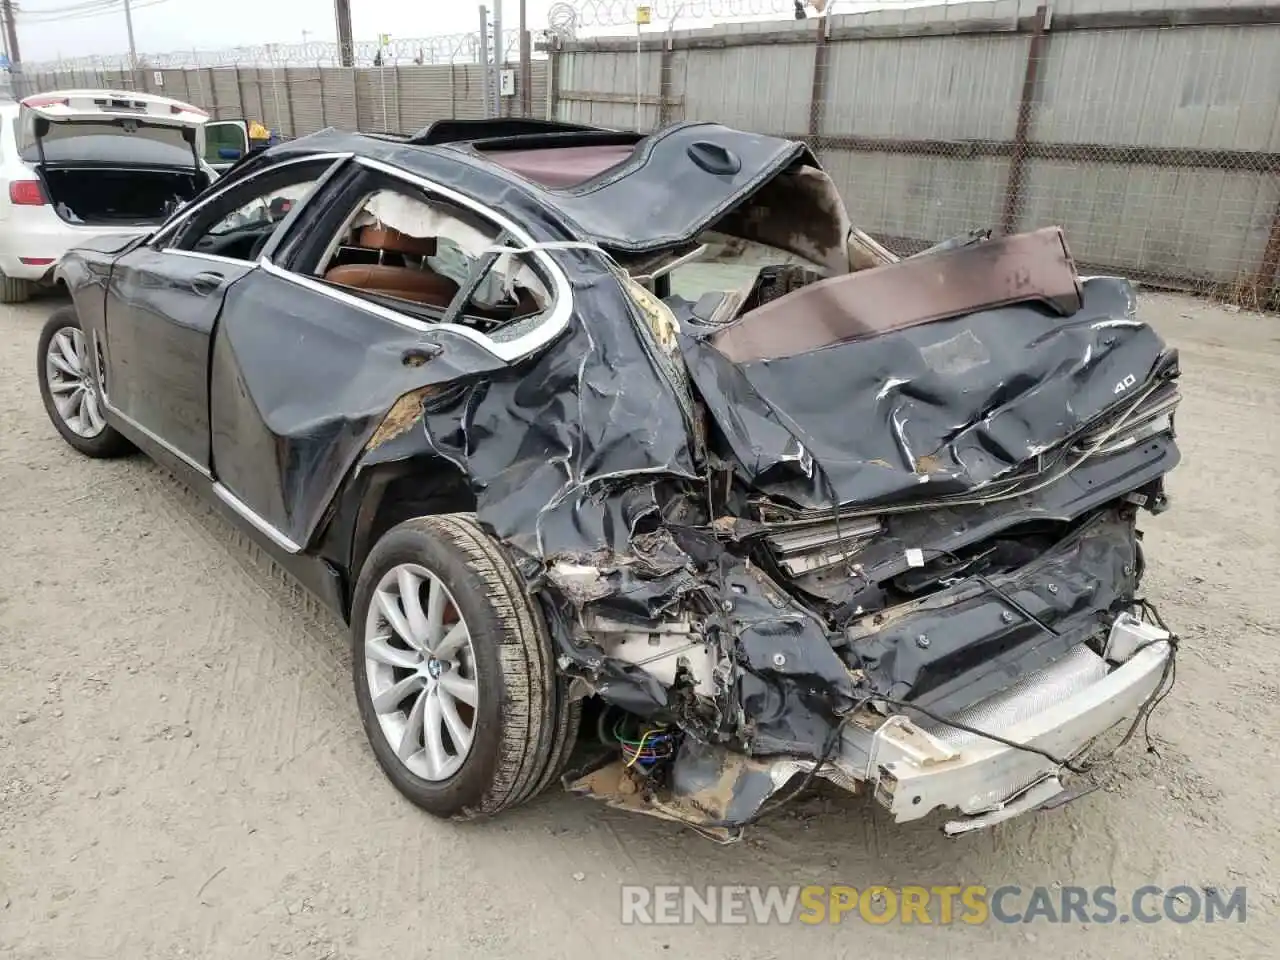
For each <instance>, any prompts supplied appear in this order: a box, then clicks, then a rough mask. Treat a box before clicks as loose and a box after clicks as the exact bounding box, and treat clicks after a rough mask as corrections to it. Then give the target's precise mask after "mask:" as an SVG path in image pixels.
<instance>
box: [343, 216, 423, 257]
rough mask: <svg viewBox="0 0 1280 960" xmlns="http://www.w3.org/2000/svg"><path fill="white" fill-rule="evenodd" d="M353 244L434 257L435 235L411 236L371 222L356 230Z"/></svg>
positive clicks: (391, 251) (388, 251) (390, 251)
mask: <svg viewBox="0 0 1280 960" xmlns="http://www.w3.org/2000/svg"><path fill="white" fill-rule="evenodd" d="M352 245H353V246H357V247H364V248H365V249H367V250H385V251H386V252H387V253H404V254H408V255H409V256H411V257H434V256H435V255H436V238H435V237H411V236H409V235H408V234H407V233H401V232H400V231H399V230H392V229H391V228H390V227H384V226H381V225H379V224H376V223H374V224H369V225H368V226H367V227H361V228H360V229H359V230H357V231H356V233H355V236H354V237H353V238H352Z"/></svg>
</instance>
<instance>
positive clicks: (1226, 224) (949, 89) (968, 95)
mask: <svg viewBox="0 0 1280 960" xmlns="http://www.w3.org/2000/svg"><path fill="white" fill-rule="evenodd" d="M1176 3H1181V4H1183V5H1182V6H1175V4H1176ZM1188 4H1193V5H1190V6H1189V5H1188ZM545 53H546V56H547V58H548V59H538V60H535V61H534V63H533V65H532V66H533V83H532V97H531V101H530V102H531V108H530V113H531V114H532V115H533V116H548V115H549V116H552V117H555V118H558V119H563V120H576V121H587V122H592V123H597V124H602V125H605V126H614V127H625V128H639V129H643V130H649V129H653V128H655V127H657V126H660V125H662V124H665V123H669V122H672V121H676V120H686V119H687V120H716V121H720V122H723V123H727V124H730V125H733V126H738V127H742V128H746V129H750V130H757V131H760V132H763V133H771V134H780V135H784V136H788V137H793V138H796V139H803V140H806V141H808V142H809V144H810V145H811V146H812V147H813V148H814V149H815V150H816V152H817V153H818V155H819V156H820V157H821V159H822V161H823V163H824V165H825V166H826V167H827V168H828V170H830V172H831V174H832V176H833V177H834V179H835V181H836V183H837V184H838V185H839V187H840V189H841V191H842V192H843V194H844V197H845V201H846V203H847V205H848V207H849V209H850V212H851V214H852V215H853V218H854V220H855V222H857V223H858V224H859V225H860V226H862V227H863V228H864V229H866V230H868V231H869V232H871V233H873V234H874V235H876V236H877V237H878V238H879V239H881V240H882V241H883V242H885V243H886V244H887V245H888V246H890V247H891V248H893V249H896V250H898V251H899V252H910V251H914V250H917V249H920V248H922V247H923V246H925V245H927V244H930V243H933V242H936V241H938V240H940V239H944V238H945V237H948V236H953V235H956V234H959V233H962V232H965V231H967V230H970V229H973V228H984V227H990V228H993V229H995V230H996V231H1013V230H1020V229H1027V228H1032V227H1036V226H1042V225H1046V224H1061V225H1063V226H1064V227H1065V228H1066V230H1067V235H1068V239H1069V242H1070V243H1071V246H1072V250H1073V252H1074V254H1075V256H1076V258H1077V260H1078V261H1079V262H1080V263H1081V264H1082V266H1083V267H1084V268H1085V269H1088V270H1095V269H1096V270H1106V271H1116V272H1123V273H1125V274H1127V275H1129V276H1132V277H1134V278H1136V279H1139V280H1144V281H1147V282H1150V283H1154V284H1161V285H1168V286H1175V287H1182V288H1188V289H1193V290H1196V291H1199V292H1204V293H1209V294H1212V295H1216V296H1221V297H1224V298H1228V299H1233V300H1235V301H1237V302H1241V303H1244V304H1246V305H1258V304H1262V303H1269V304H1271V305H1280V284H1278V283H1277V275H1278V274H1280V4H1278V3H1276V2H1270V3H1257V4H1247V3H1244V2H1242V0H1053V2H1052V3H1050V2H1047V0H996V2H985V3H951V4H948V5H947V6H936V7H914V8H907V9H901V8H899V9H895V10H883V11H875V12H870V13H864V14H849V15H836V16H829V17H826V18H820V19H810V20H804V21H772V22H761V23H747V24H726V25H722V26H720V27H717V28H714V29H709V30H696V31H674V32H668V33H645V34H644V35H643V36H642V37H641V38H640V39H639V51H638V52H637V38H636V36H635V34H634V33H632V34H631V35H630V36H626V37H606V38H595V39H577V40H560V41H557V42H555V43H554V44H553V45H552V46H551V47H550V49H548V50H546V51H545ZM19 79H20V81H21V86H20V88H19V93H29V92H33V91H35V90H41V89H44V90H47V89H53V88H58V87H67V86H73V85H74V86H116V87H120V86H123V87H137V88H141V89H146V90H151V91H153V92H163V93H165V94H169V95H172V96H176V97H179V98H182V99H187V100H190V101H192V102H194V103H197V104H199V105H201V106H203V107H205V108H206V109H208V110H210V112H211V113H213V114H214V115H215V116H216V117H218V118H219V119H226V118H231V117H248V118H251V119H259V120H262V121H263V122H264V123H266V124H267V125H268V126H271V127H273V128H275V129H277V130H280V131H282V132H283V133H284V134H285V135H286V136H299V135H302V134H306V133H310V132H312V131H314V130H318V129H321V128H323V127H325V126H330V125H332V126H338V127H346V128H355V129H361V130H366V131H380V130H388V131H392V132H409V131H412V130H416V129H419V128H420V127H422V126H425V125H426V124H427V123H429V122H430V121H432V120H435V119H440V118H443V117H459V118H477V117H481V116H483V115H484V109H483V89H484V80H483V68H482V67H481V66H479V65H478V64H453V65H449V64H440V65H425V66H394V67H385V68H376V67H375V68H357V69H349V68H340V67H312V68H298V67H290V68H287V69H286V68H278V69H270V68H251V67H244V68H234V67H216V68H205V69H194V70H164V71H160V72H159V73H158V74H156V73H155V72H153V71H150V70H145V71H138V72H136V73H134V74H129V73H122V72H119V71H94V70H88V71H72V72H71V73H67V72H62V73H59V74H56V75H52V74H39V73H36V74H30V73H29V74H24V75H22V76H21V77H20V78H19ZM521 102H522V97H521V96H520V91H517V95H516V96H513V97H505V98H503V109H504V112H506V113H514V114H519V113H520V112H521V111H522V107H521Z"/></svg>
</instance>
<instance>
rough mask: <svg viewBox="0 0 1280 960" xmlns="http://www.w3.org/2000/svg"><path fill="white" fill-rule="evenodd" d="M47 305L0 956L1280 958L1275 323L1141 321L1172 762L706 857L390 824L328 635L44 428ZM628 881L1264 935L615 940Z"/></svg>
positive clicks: (3, 499)
mask: <svg viewBox="0 0 1280 960" xmlns="http://www.w3.org/2000/svg"><path fill="white" fill-rule="evenodd" d="M50 308H51V307H50V302H48V301H46V302H43V303H36V304H32V305H29V306H24V307H21V308H0V957H3V958H5V960H18V958H22V960H27V958H30V960H49V958H54V960H72V958H77V960H78V958H94V957H128V958H130V960H144V958H151V957H164V958H174V957H228V958H236V960H247V958H255V957H268V956H272V957H275V956H294V957H299V958H306V960H326V958H347V957H379V958H381V957H387V956H397V957H405V958H415V960H416V958H422V957H440V956H456V955H461V954H463V953H464V952H465V953H469V954H473V955H477V956H484V957H494V958H501V957H519V958H521V960H536V958H542V957H547V958H551V957H554V958H558V960H559V958H569V960H576V958H583V957H588V956H591V957H594V956H597V955H599V954H602V953H607V954H608V955H610V956H611V957H616V958H619V960H621V958H630V957H667V956H704V957H709V958H710V957H714V958H741V960H747V958H753V960H754V958H766V957H783V956H785V957H791V956H796V955H800V952H801V951H804V952H805V953H806V954H807V955H811V956H814V957H864V956H869V955H877V954H878V955H882V956H891V957H902V958H911V957H937V956H941V955H946V956H948V957H957V958H960V957H984V958H985V957H988V956H991V955H992V951H993V950H999V951H1003V952H1004V953H1006V954H1011V953H1015V952H1016V954H1030V953H1031V951H1033V950H1034V951H1036V952H1041V951H1044V952H1046V953H1048V954H1051V955H1057V956H1063V957H1095V956H1096V957H1106V958H1113V957H1117V956H1121V955H1125V954H1126V953H1127V955H1129V956H1142V957H1174V956H1177V957H1188V958H1190V957H1196V958H1198V960H1199V958H1215V957H1224V958H1225V957H1231V958H1238V957H1246V956H1258V957H1261V956H1271V955H1274V947H1273V948H1272V949H1266V948H1265V946H1264V944H1266V943H1272V944H1274V943H1275V938H1276V934H1277V932H1278V931H1277V924H1276V910H1275V906H1274V904H1275V901H1276V898H1277V895H1278V894H1280V865H1278V864H1277V862H1276V853H1277V849H1278V848H1280V844H1278V842H1277V840H1278V838H1280V829H1278V827H1280V795H1278V790H1277V785H1278V784H1280V773H1278V772H1277V766H1276V763H1277V761H1276V758H1277V756H1280V716H1278V712H1280V711H1278V709H1277V708H1278V706H1280V681H1278V680H1277V677H1278V675H1280V669H1278V668H1280V627H1278V625H1277V615H1276V610H1277V608H1278V607H1280V550H1277V548H1276V539H1277V538H1276V534H1277V507H1276V501H1277V497H1276V478H1277V476H1278V475H1280V452H1278V451H1280V418H1277V416H1276V412H1277V411H1278V410H1280V320H1277V319H1276V318H1271V317H1259V316H1255V315H1251V314H1248V313H1231V312H1229V311H1226V310H1224V309H1222V308H1219V307H1215V306H1209V305H1206V304H1204V303H1201V302H1198V301H1195V300H1192V299H1188V298H1182V297H1174V296H1167V295H1158V296H1154V295H1153V296H1149V297H1146V298H1145V301H1144V310H1145V312H1146V315H1147V316H1148V317H1150V318H1151V319H1152V320H1153V321H1154V322H1155V323H1156V325H1157V326H1158V327H1159V328H1160V329H1161V330H1162V331H1163V333H1164V334H1165V335H1166V336H1168V337H1169V338H1170V339H1171V340H1172V341H1173V342H1174V343H1175V344H1176V345H1177V346H1179V347H1180V348H1181V349H1182V356H1183V368H1184V370H1185V376H1184V389H1185V393H1186V399H1185V401H1184V402H1183V408H1182V411H1181V416H1180V419H1179V427H1180V430H1181V434H1182V438H1183V449H1184V452H1185V459H1184V461H1183V464H1182V465H1181V466H1180V467H1179V469H1178V470H1177V471H1175V473H1174V475H1173V477H1172V480H1171V484H1170V489H1171V493H1172V497H1173V499H1174V508H1173V509H1172V510H1171V511H1170V512H1168V513H1166V514H1165V515H1164V516H1162V517H1159V518H1149V519H1147V521H1146V522H1145V527H1146V529H1147V531H1148V536H1147V543H1148V557H1149V560H1150V563H1151V572H1150V575H1149V578H1150V579H1149V592H1150V595H1151V596H1152V598H1153V599H1155V600H1156V601H1157V602H1158V603H1159V605H1160V606H1161V608H1162V610H1163V611H1164V613H1165V616H1166V617H1167V618H1168V619H1169V620H1170V621H1171V622H1172V623H1173V624H1174V625H1175V626H1176V627H1177V628H1178V629H1179V630H1180V632H1181V633H1182V634H1183V636H1184V640H1185V644H1184V648H1183V655H1182V657H1181V659H1180V667H1179V671H1178V685H1177V687H1176V689H1175V690H1174V691H1173V694H1172V696H1171V697H1170V698H1169V700H1168V701H1167V702H1166V705H1165V706H1164V708H1162V710H1161V712H1160V713H1159V714H1158V715H1157V717H1156V719H1155V721H1154V723H1153V730H1154V731H1155V732H1156V734H1157V737H1158V741H1159V747H1160V752H1159V756H1153V755H1150V754H1147V753H1145V752H1144V750H1143V749H1142V748H1141V747H1140V746H1138V745H1135V746H1134V747H1133V748H1132V749H1130V750H1129V751H1128V752H1127V753H1126V754H1125V755H1124V757H1123V759H1122V760H1120V761H1119V763H1118V765H1117V767H1116V770H1115V773H1116V776H1115V778H1114V779H1113V780H1112V781H1110V782H1109V783H1108V787H1107V789H1104V790H1099V791H1097V792H1095V793H1093V794H1091V795H1089V796H1087V797H1085V798H1083V799H1081V800H1079V801H1077V802H1075V803H1072V804H1069V805H1067V806H1066V807H1064V808H1062V809H1060V810H1058V811H1055V812H1053V813H1048V814H1043V815H1039V816H1035V817H1032V818H1023V819H1022V820H1019V821H1015V822H1013V823H1010V824H1006V825H1004V826H1002V827H1000V828H999V829H997V830H995V831H991V832H987V833H983V834H978V835H974V836H970V837H966V838H962V839H960V840H957V841H947V840H945V839H944V838H943V837H942V836H941V834H940V833H939V832H938V830H937V828H938V826H939V821H937V820H931V821H928V822H926V823H924V824H917V825H909V826H896V825H894V824H893V823H891V822H890V821H889V820H888V819H887V818H886V817H884V816H883V815H881V814H880V813H879V812H878V811H876V810H875V809H873V808H872V807H871V806H870V805H869V804H868V803H867V802H866V801H864V800H861V799H856V798H848V799H845V798H842V797H836V798H831V797H827V796H824V797H818V798H814V799H809V800H807V801H803V802H801V803H799V804H798V805H797V806H796V807H795V809H794V811H792V812H790V813H787V814H784V815H781V816H779V817H776V818H774V819H771V820H768V821H766V822H764V823H762V824H761V825H759V827H758V828H757V829H756V830H755V831H754V833H752V834H751V837H750V839H749V840H748V841H747V842H744V843H741V844H738V845H734V846H730V847H718V846H715V845H713V844H711V843H710V842H708V841H704V840H702V839H699V838H697V837H695V836H692V835H690V834H689V833H687V832H682V831H681V830H679V829H677V828H676V827H674V826H672V825H668V824H664V823H661V822H658V821H652V820H648V819H646V818H641V817H634V816H629V815H626V814H622V813H616V812H613V811H611V810H608V809H605V808H602V807H600V806H597V805H595V804H593V803H592V802H590V801H587V800H581V799H576V798H572V797H569V796H567V795H565V794H563V793H561V792H559V791H555V792H552V793H550V794H548V795H546V796H544V797H542V798H540V799H539V800H537V801H536V802H534V803H533V804H531V805H529V806H527V807H524V808H521V809H519V810H516V811H513V812H512V813H510V814H509V815H507V816H504V817H502V818H500V819H499V820H497V821H494V822H490V823H483V824H472V825H454V824H448V823H441V822H438V821H435V820H432V819H429V818H428V817H426V816H424V815H422V814H420V813H419V812H417V811H416V810H414V809H413V808H411V807H410V806H409V805H408V804H407V803H406V802H404V801H402V800H401V799H400V798H399V797H398V795H397V794H396V793H395V792H394V791H393V790H392V788H391V787H390V785H389V784H388V783H387V782H386V781H385V780H384V779H383V778H382V776H381V775H380V773H379V771H378V770H377V768H376V766H375V764H374V761H373V757H372V755H371V753H370V751H369V749H368V747H367V746H366V744H365V741H364V737H363V734H362V733H361V731H360V725H359V721H358V719H357V717H356V713H355V709H354V704H353V699H352V696H351V693H350V679H349V663H348V654H347V641H346V636H345V632H344V630H343V629H342V628H341V626H340V625H339V624H337V623H336V622H334V621H333V620H332V619H331V618H330V617H329V616H328V615H327V614H326V613H325V612H324V611H323V610H322V609H321V608H319V607H318V605H317V604H315V603H314V601H312V600H311V599H309V598H308V597H307V595H306V594H304V593H303V592H302V590H301V589H300V588H299V587H297V586H296V585H295V584H293V583H292V582H291V581H289V580H288V579H287V578H286V577H285V576H283V575H282V574H280V573H278V572H275V571H273V570H272V568H271V566H270V564H269V563H267V562H266V561H265V560H264V558H263V557H262V556H261V555H260V554H259V553H258V552H257V551H256V550H254V549H253V548H252V547H251V546H250V545H249V544H248V543H246V542H245V540H244V539H243V538H242V537H240V536H238V535H237V534H236V533H234V532H233V531H232V530H231V529H230V528H229V527H228V526H226V525H224V524H223V523H222V522H221V520H219V519H218V518H217V517H216V516H215V515H214V514H212V513H211V512H210V510H208V509H207V508H206V507H205V506H203V505H202V503H201V501H200V500H199V499H197V497H196V496H195V495H194V494H193V493H192V492H191V491H189V490H187V489H186V488H184V487H183V486H181V485H179V484H178V483H177V482H175V481H174V480H173V479H172V478H171V477H170V476H169V475H167V474H166V473H164V472H163V471H162V470H160V469H159V468H157V467H156V466H154V465H153V464H152V463H150V462H149V461H147V460H145V459H143V458H140V457H139V458H135V459H129V460H123V461H115V462H102V463H95V462H92V461H89V460H87V459H84V458H81V457H79V456H77V455H76V454H75V453H74V452H73V451H72V450H71V449H70V448H68V447H67V446H66V445H65V444H64V443H63V442H62V441H61V440H60V439H59V438H58V437H57V435H56V434H55V433H54V431H53V428H52V427H51V426H50V425H49V423H48V422H47V421H46V418H45V414H44V411H43V409H42V407H41V404H40V398H39V395H38V393H37V389H36V382H35V377H34V368H35V358H34V352H35V345H36V337H37V334H38V331H39V328H40V325H41V323H42V321H43V319H44V317H45V316H46V315H47V313H48V311H49V309H50ZM621 883H647V884H695V885H702V884H707V883H781V884H791V883H844V884H851V885H853V886H856V887H859V888H861V887H865V886H867V885H871V884H877V883H883V884H942V883H984V884H987V885H988V886H996V885H999V884H1004V883H1015V884H1020V885H1023V886H1024V887H1025V886H1030V885H1033V884H1037V883H1042V884H1055V883H1061V884H1081V885H1093V884H1111V885H1114V886H1116V887H1117V888H1119V889H1120V890H1121V891H1125V890H1129V889H1133V888H1137V887H1139V886H1141V885H1142V884H1146V883H1152V884H1159V885H1162V886H1165V887H1169V886H1173V885H1175V884H1181V883H1187V884H1191V885H1193V886H1197V887H1205V886H1218V887H1234V886H1237V885H1242V884H1243V885H1247V886H1248V888H1249V892H1248V897H1249V899H1248V907H1249V920H1248V922H1247V923H1246V924H1244V925H1243V926H1242V925H1238V924H1234V923H1233V924H1221V923H1219V924H1216V925H1213V926H1208V925H1205V924H1203V923H1197V924H1190V925H1185V926H1184V925H1176V924H1173V923H1160V924H1154V925H1140V924H1128V925H1125V926H1097V925H1091V926H1089V927H1085V926H1083V925H1082V924H1079V923H1070V924H1066V925H1054V926H1051V925H1043V924H1041V925H1036V926H1034V927H1019V926H1012V927H1010V926H999V925H995V924H991V925H986V926H981V927H952V928H942V927H914V928H904V927H902V926H898V925H896V924H895V925H890V926H871V925H867V924H865V923H862V922H861V921H857V920H854V921H852V922H849V923H846V924H844V925H842V926H822V927H800V926H792V927H780V926H771V927H763V928H760V927H753V926H718V927H709V926H706V925H702V924H699V925H696V926H693V927H681V928H673V927H623V926H621V925H620V923H619V909H620V908H619V903H620V897H619V891H618V886H619V884H621ZM944 935H945V940H944V939H943V938H944ZM1033 944H1034V946H1032V945H1033Z"/></svg>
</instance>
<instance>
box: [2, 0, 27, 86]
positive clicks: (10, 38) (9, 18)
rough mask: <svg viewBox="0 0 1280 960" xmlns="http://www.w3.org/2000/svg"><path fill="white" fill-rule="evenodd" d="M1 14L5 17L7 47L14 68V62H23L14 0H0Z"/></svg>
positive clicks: (11, 66) (10, 62) (11, 65)
mask: <svg viewBox="0 0 1280 960" xmlns="http://www.w3.org/2000/svg"><path fill="white" fill-rule="evenodd" d="M0 16H3V17H4V36H5V47H6V50H7V52H8V54H9V64H10V69H12V68H13V64H16V63H21V62H22V51H20V50H19V49H18V28H17V27H16V26H14V23H13V0H0Z"/></svg>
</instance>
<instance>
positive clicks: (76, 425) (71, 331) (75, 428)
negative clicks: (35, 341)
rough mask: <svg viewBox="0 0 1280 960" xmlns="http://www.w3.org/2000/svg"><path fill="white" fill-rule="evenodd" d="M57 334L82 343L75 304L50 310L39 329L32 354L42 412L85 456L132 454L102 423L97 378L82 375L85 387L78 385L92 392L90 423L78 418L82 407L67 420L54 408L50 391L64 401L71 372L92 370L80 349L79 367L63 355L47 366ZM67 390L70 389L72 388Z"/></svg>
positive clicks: (128, 445)
mask: <svg viewBox="0 0 1280 960" xmlns="http://www.w3.org/2000/svg"><path fill="white" fill-rule="evenodd" d="M58 337H61V338H63V339H64V341H65V342H73V341H78V342H80V343H81V344H83V342H84V331H83V330H81V328H80V318H79V317H78V316H77V315H76V310H75V307H60V308H58V309H57V310H55V311H53V313H52V314H50V315H49V319H48V320H46V321H45V324H44V329H43V330H41V331H40V345H39V348H38V351H37V354H36V379H37V380H38V381H39V383H40V399H42V400H43V401H44V409H45V413H47V414H48V415H49V419H50V420H51V421H53V425H54V427H55V428H56V429H57V431H58V433H59V434H61V435H62V439H63V440H65V441H67V443H69V444H70V445H71V446H72V447H74V448H75V449H76V450H78V451H80V452H81V453H83V454H84V455H85V456H86V457H94V458H96V459H108V458H111V457H123V456H126V455H127V454H129V453H132V452H133V449H134V447H133V444H131V443H130V442H129V441H128V440H127V439H125V437H124V436H123V435H121V434H120V433H119V432H118V431H117V430H115V428H113V427H111V426H110V425H109V424H107V423H106V421H105V412H104V409H103V406H102V395H101V393H100V392H99V390H98V384H97V380H96V379H95V378H93V377H92V375H89V376H87V377H86V378H85V380H86V381H87V382H88V386H87V387H82V388H81V389H82V390H85V391H89V392H91V393H92V396H91V397H90V398H89V400H90V402H91V403H92V404H93V411H94V414H95V417H96V418H97V419H96V420H94V422H93V425H92V426H89V425H87V422H86V421H84V420H83V419H82V418H83V417H84V416H86V414H85V412H84V407H83V406H82V407H81V408H80V413H79V416H75V415H71V416H70V419H68V415H67V414H64V413H63V411H62V410H60V409H59V408H58V403H57V402H55V401H54V391H55V390H57V391H58V396H59V397H60V398H62V402H63V403H64V404H65V403H66V400H67V397H68V396H69V394H68V392H67V390H68V385H69V384H73V383H75V382H76V381H75V374H76V373H80V372H81V367H83V370H85V371H87V370H91V369H92V367H91V366H88V364H89V358H88V355H87V353H86V352H85V351H83V350H82V351H81V353H82V354H83V355H82V356H80V357H79V358H78V359H79V364H80V365H81V366H80V367H75V369H74V371H73V368H72V366H71V365H70V360H69V358H67V357H66V356H65V355H64V356H61V357H60V359H61V360H62V364H63V365H62V367H61V369H59V368H58V367H56V366H55V367H52V368H51V366H50V364H51V360H50V347H52V346H54V344H55V338H58ZM55 371H56V372H55ZM53 377H56V378H57V381H56V382H53V380H52V379H51V378H53ZM71 389H72V391H73V392H74V387H72V388H71ZM98 421H101V425H100V427H98V426H97V424H98ZM94 427H96V430H95V429H94Z"/></svg>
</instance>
